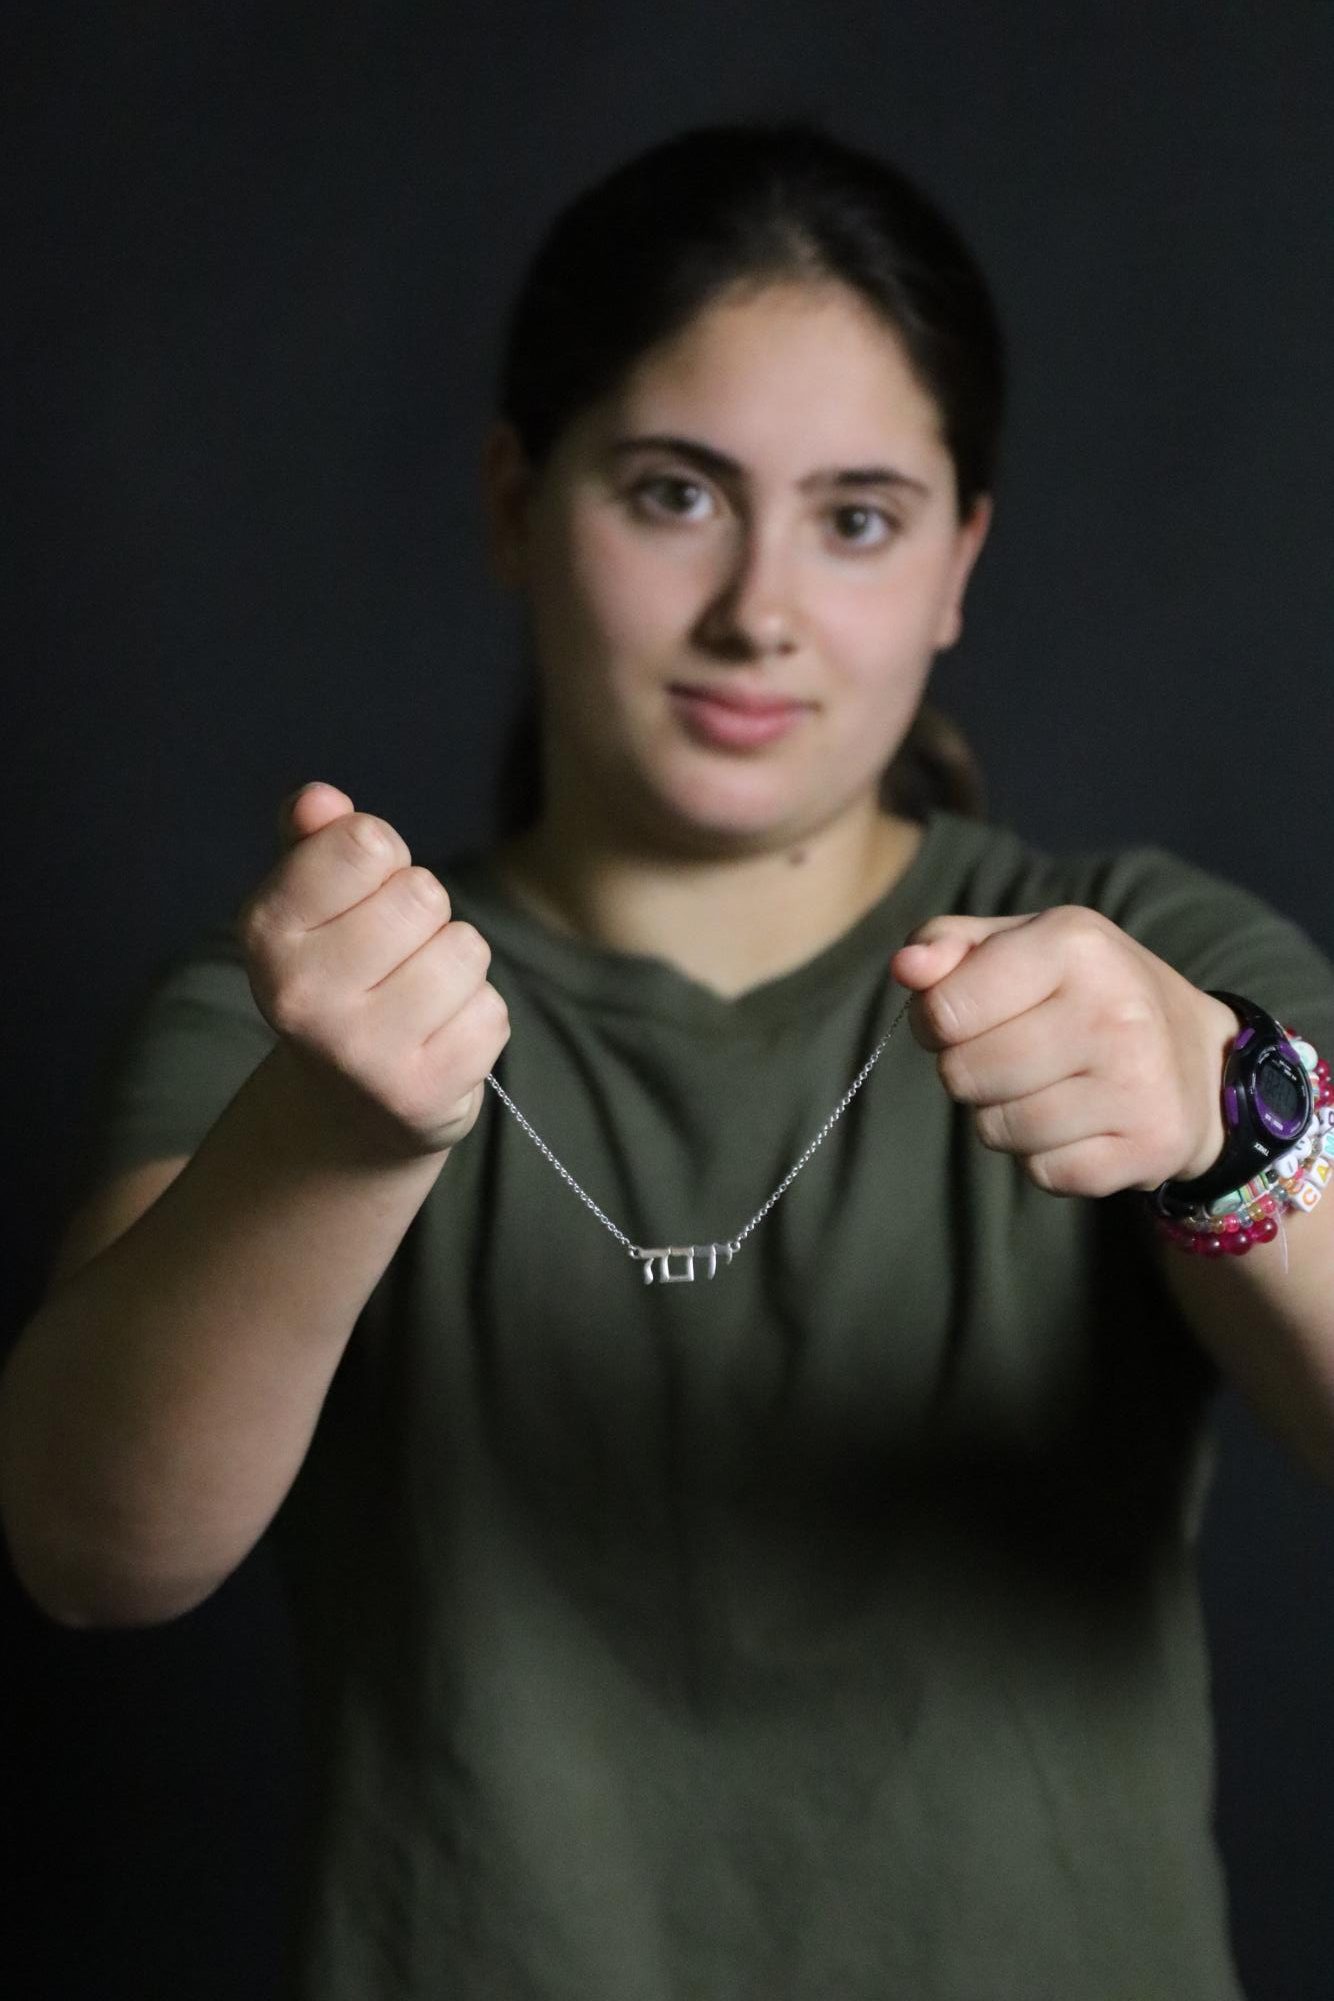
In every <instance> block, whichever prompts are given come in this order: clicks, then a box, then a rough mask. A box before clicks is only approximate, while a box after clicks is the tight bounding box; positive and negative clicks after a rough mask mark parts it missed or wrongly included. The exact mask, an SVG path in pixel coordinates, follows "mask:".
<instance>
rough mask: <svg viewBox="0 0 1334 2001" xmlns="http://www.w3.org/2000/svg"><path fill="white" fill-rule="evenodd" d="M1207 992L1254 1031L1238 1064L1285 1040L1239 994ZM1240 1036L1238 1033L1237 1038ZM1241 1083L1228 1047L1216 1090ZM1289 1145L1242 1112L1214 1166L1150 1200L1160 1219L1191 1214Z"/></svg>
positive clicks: (1276, 1025) (1279, 1028)
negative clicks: (1250, 1041) (1249, 1046)
mask: <svg viewBox="0 0 1334 2001" xmlns="http://www.w3.org/2000/svg"><path fill="white" fill-rule="evenodd" d="M1207 991H1208V992H1209V994H1210V995H1211V996H1212V998H1213V999H1214V1000H1220V1001H1222V1002H1223V1004H1224V1006H1225V1007H1230V1008H1231V1009H1232V1011H1233V1013H1234V1014H1235V1015H1236V1016H1237V1017H1238V1019H1239V1020H1240V1022H1241V1024H1242V1027H1243V1028H1245V1027H1251V1028H1254V1029H1255V1030H1256V1036H1255V1039H1254V1042H1253V1043H1252V1045H1251V1049H1250V1050H1248V1051H1247V1053H1246V1055H1244V1056H1243V1057H1242V1058H1241V1059H1240V1061H1241V1063H1242V1064H1246V1063H1248V1062H1249V1060H1250V1059H1251V1056H1252V1055H1255V1056H1259V1055H1260V1054H1261V1053H1262V1052H1263V1051H1265V1050H1269V1049H1272V1048H1273V1046H1274V1045H1275V1043H1281V1042H1286V1041H1287V1040H1288V1037H1287V1032H1286V1030H1285V1029H1284V1028H1283V1025H1282V1023H1281V1022H1278V1021H1275V1019H1274V1017H1273V1015H1272V1014H1267V1013H1266V1012H1265V1010H1264V1008H1262V1007H1257V1006H1256V1004H1255V1002H1254V1001H1249V1000H1246V999H1244V998H1243V996H1242V995H1241V994H1233V993H1228V992H1226V991H1225V990H1224V989H1223V988H1221V987H1210V988H1209V989H1208V990H1207ZM1240 1034H1241V1030H1240V1029H1239V1030H1238V1036H1240ZM1239 1081H1240V1080H1239V1078H1238V1075H1237V1062H1236V1061H1235V1060H1234V1053H1233V1048H1232V1046H1231V1045H1230V1046H1229V1049H1228V1055H1227V1059H1226V1061H1225V1063H1224V1068H1223V1077H1222V1080H1221V1082H1220V1088H1227V1087H1229V1086H1231V1087H1236V1086H1237V1085H1238V1084H1239ZM1291 1145H1292V1141H1291V1140H1286V1141H1285V1140H1278V1139H1275V1138H1274V1137H1273V1136H1272V1135H1271V1134H1268V1133H1265V1132H1263V1131H1262V1130H1260V1129H1258V1128H1257V1126H1256V1125H1255V1122H1254V1121H1253V1120H1252V1119H1251V1117H1250V1115H1249V1107H1245V1116H1243V1117H1242V1118H1241V1119H1240V1121H1239V1122H1238V1123H1237V1124H1231V1123H1229V1125H1228V1132H1227V1138H1226V1140H1225V1141H1224V1144H1223V1151H1222V1153H1221V1154H1220V1155H1219V1156H1218V1159H1217V1160H1216V1161H1215V1162H1214V1164H1213V1166H1212V1167H1210V1168H1208V1169H1206V1171H1205V1172H1204V1173H1203V1174H1199V1175H1196V1177H1195V1178H1194V1180H1193V1181H1164V1182H1163V1183H1162V1185H1161V1186H1160V1187H1159V1188H1158V1189H1157V1190H1156V1191H1155V1193H1154V1194H1153V1195H1152V1196H1151V1197H1150V1200H1151V1201H1152V1202H1153V1204H1154V1206H1155V1208H1156V1209H1157V1210H1158V1212H1159V1214H1160V1215H1164V1216H1183V1215H1186V1214H1188V1213H1189V1212H1190V1211H1191V1210H1192V1209H1198V1208H1200V1207H1201V1206H1202V1205H1203V1204H1205V1203H1208V1202H1214V1201H1216V1200H1217V1199H1218V1197H1219V1196H1220V1195H1230V1194H1231V1193H1232V1191H1233V1190H1234V1189H1236V1188H1244V1187H1245V1185H1246V1183H1247V1182H1248V1181H1253V1180H1254V1179H1255V1177H1256V1175H1257V1174H1261V1173H1263V1171H1264V1169H1265V1168H1266V1167H1267V1166H1268V1165H1269V1164H1270V1163H1271V1162H1272V1161H1274V1160H1277V1159H1278V1158H1279V1157H1280V1156H1281V1155H1282V1154H1283V1153H1284V1152H1286V1150H1287V1148H1288V1147H1289V1146H1291Z"/></svg>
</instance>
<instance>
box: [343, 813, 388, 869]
mask: <svg viewBox="0 0 1334 2001" xmlns="http://www.w3.org/2000/svg"><path fill="white" fill-rule="evenodd" d="M339 824H340V826H341V828H342V830H343V834H344V838H345V839H346V840H347V841H348V842H349V843H350V844H351V846H352V847H353V848H354V850H355V851H356V852H357V853H358V854H360V855H369V856H370V857H371V859H372V860H373V861H377V862H382V861H388V859H389V857H390V855H392V854H393V852H394V844H395V841H396V839H397V836H396V835H395V834H394V831H393V828H392V827H390V825H389V824H388V822H387V821H385V820H381V819H380V818H379V817H378V815H377V814H374V813H348V814H346V815H345V816H344V818H343V819H342V820H341V821H340V823H339Z"/></svg>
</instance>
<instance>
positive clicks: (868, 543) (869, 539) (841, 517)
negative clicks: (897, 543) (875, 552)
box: [834, 503, 898, 549]
mask: <svg viewBox="0 0 1334 2001" xmlns="http://www.w3.org/2000/svg"><path fill="white" fill-rule="evenodd" d="M834 519H835V520H836V521H843V522H846V521H851V522H853V523H854V524H859V523H862V522H872V521H876V522H879V524H880V528H881V530H882V532H881V533H880V534H878V535H871V536H868V535H864V534H857V533H855V532H854V533H853V534H851V535H844V536H840V538H839V539H840V540H841V541H846V542H848V543H850V544H851V546H852V547H854V548H858V549H879V548H881V547H883V545H884V544H885V543H886V542H888V541H890V540H891V538H892V537H893V536H894V535H895V534H896V533H897V532H898V523H897V521H895V520H893V519H892V518H891V517H890V516H889V515H888V514H886V513H885V512H884V511H883V509H881V508H879V507H864V506H862V505H861V504H860V503H859V504H858V505H857V506H855V507H837V508H835V510H834Z"/></svg>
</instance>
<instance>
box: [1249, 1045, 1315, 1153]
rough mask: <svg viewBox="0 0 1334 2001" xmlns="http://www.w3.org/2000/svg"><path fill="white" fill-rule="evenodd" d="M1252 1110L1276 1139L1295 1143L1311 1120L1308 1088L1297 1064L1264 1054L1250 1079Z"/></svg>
mask: <svg viewBox="0 0 1334 2001" xmlns="http://www.w3.org/2000/svg"><path fill="white" fill-rule="evenodd" d="M1251 1097H1252V1103H1253V1104H1254V1106H1255V1110H1256V1112H1257V1114H1258V1115H1259V1117H1260V1119H1261V1120H1262V1121H1263V1123H1264V1124H1265V1126H1266V1127H1267V1128H1268V1130H1269V1131H1270V1132H1271V1133H1273V1134H1274V1136H1275V1138H1276V1139H1295V1138H1296V1137H1297V1134H1298V1133H1299V1132H1300V1131H1301V1129H1302V1127H1303V1126H1304V1125H1305V1124H1306V1121H1307V1120H1308V1119H1309V1118H1310V1116H1311V1087H1310V1085H1309V1084H1308V1083H1307V1080H1306V1072H1305V1071H1304V1070H1303V1069H1302V1067H1301V1065H1300V1064H1299V1063H1293V1062H1289V1060H1288V1058H1287V1057H1286V1056H1280V1055H1279V1053H1278V1051H1277V1050H1272V1049H1271V1050H1267V1051H1266V1053H1265V1054H1264V1056H1262V1057H1261V1059H1260V1062H1259V1063H1258V1064H1257V1066H1256V1069H1255V1074H1254V1076H1253V1078H1252V1079H1251Z"/></svg>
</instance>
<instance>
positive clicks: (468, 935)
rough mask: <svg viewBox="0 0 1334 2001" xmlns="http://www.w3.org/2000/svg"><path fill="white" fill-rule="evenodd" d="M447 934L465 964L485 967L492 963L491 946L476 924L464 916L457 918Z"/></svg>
mask: <svg viewBox="0 0 1334 2001" xmlns="http://www.w3.org/2000/svg"><path fill="white" fill-rule="evenodd" d="M447 936H448V938H449V942H450V946H451V949H452V950H453V952H454V953H455V955H456V956H457V957H458V958H459V959H461V960H462V962H463V963H464V964H465V965H468V966H476V967H478V968H483V969H484V968H485V967H487V966H489V965H490V963H491V947H490V946H489V945H488V944H487V942H486V940H485V938H484V937H483V936H482V934H481V932H480V931H479V930H478V929H477V926H476V925H475V924H469V922H468V921H467V919H466V918H463V917H460V918H456V919H455V920H454V922H453V923H452V924H451V925H450V927H449V931H448V933H447Z"/></svg>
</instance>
